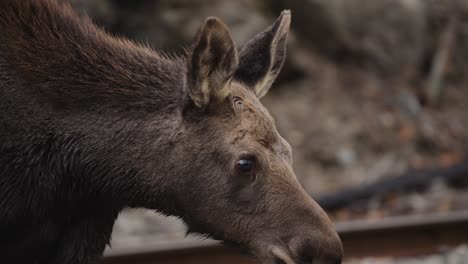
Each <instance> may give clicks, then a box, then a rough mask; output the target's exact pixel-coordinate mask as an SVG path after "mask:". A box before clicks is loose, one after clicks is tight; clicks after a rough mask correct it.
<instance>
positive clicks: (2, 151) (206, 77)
mask: <svg viewBox="0 0 468 264" xmlns="http://www.w3.org/2000/svg"><path fill="white" fill-rule="evenodd" d="M289 21H290V15H289V13H288V12H283V13H282V15H281V16H280V18H278V20H277V21H276V22H275V23H274V24H273V25H272V26H271V27H270V28H268V29H267V30H265V31H264V32H262V33H260V34H259V35H257V36H256V37H255V38H253V39H252V41H250V42H249V44H247V45H246V46H245V47H244V49H242V50H241V52H239V53H237V50H236V48H235V45H234V43H233V41H232V39H231V35H230V33H229V31H228V29H227V27H226V26H225V25H224V24H223V23H222V22H221V21H219V20H218V19H216V18H208V19H207V20H206V22H205V24H204V26H203V27H202V28H201V30H200V31H199V32H198V34H197V36H196V38H195V41H194V44H193V48H192V49H190V51H189V52H188V54H187V55H185V56H181V57H178V58H169V57H167V56H164V55H161V54H158V53H157V52H155V51H153V50H151V49H149V48H147V47H143V46H141V45H138V44H135V43H133V42H131V41H128V40H124V39H118V38H115V37H113V36H110V35H109V34H107V33H105V32H104V31H103V30H101V29H99V28H97V27H96V26H94V25H93V24H92V23H91V21H90V20H89V19H88V18H79V17H78V16H77V15H75V13H74V12H73V11H72V10H71V8H70V7H69V6H68V4H60V3H57V2H56V1H53V0H51V1H47V0H22V1H18V0H2V1H0V32H1V33H0V111H1V114H0V208H1V209H0V234H2V235H1V236H0V254H1V255H2V260H4V261H5V262H6V263H93V262H95V261H96V260H97V258H98V256H100V255H101V254H102V251H103V250H104V247H105V245H106V244H107V243H108V242H109V238H110V234H111V230H112V226H113V223H114V221H115V218H116V217H117V215H118V213H119V212H120V211H121V210H122V209H123V208H125V207H144V208H149V209H154V210H157V211H159V212H161V213H164V214H168V215H175V216H179V217H181V218H182V219H183V220H184V221H185V222H186V223H187V226H188V229H189V232H198V233H202V234H207V235H209V236H211V237H213V238H216V239H220V240H223V241H225V242H228V243H233V244H235V245H238V246H240V247H243V248H246V249H248V250H249V251H251V252H252V253H253V254H255V255H256V256H258V257H259V258H261V259H262V260H264V262H266V263H267V262H273V261H276V260H277V259H280V260H281V261H283V262H285V263H292V262H291V261H294V263H311V261H312V260H314V263H317V262H316V261H324V263H337V262H339V261H340V259H341V254H342V249H341V243H340V241H339V238H338V237H337V235H336V232H335V231H334V230H333V226H332V224H331V222H330V220H329V219H328V217H327V216H326V214H325V213H324V212H323V210H321V209H320V207H319V206H318V205H317V204H316V203H315V202H314V201H313V200H312V199H310V197H309V196H308V195H307V194H306V193H305V192H304V190H303V189H302V188H301V186H300V185H299V183H298V181H297V179H296V177H295V175H294V172H293V171H292V169H291V162H292V157H291V148H290V146H289V144H287V142H286V141H285V140H284V139H283V138H282V137H281V136H280V135H279V134H278V132H277V130H276V128H275V124H274V121H273V118H272V117H271V116H270V115H269V114H268V111H267V110H266V109H265V108H264V107H263V106H262V105H261V103H260V102H259V100H258V97H261V96H263V95H264V94H265V93H266V91H267V90H268V89H269V88H270V86H271V84H272V82H273V80H274V79H275V77H276V75H277V74H278V72H279V70H280V68H281V66H282V64H283V62H284V57H285V51H286V50H285V43H286V37H287V31H288V28H289ZM246 158H254V159H255V161H256V164H257V165H256V170H255V171H256V174H255V176H253V174H248V175H247V174H245V173H241V172H240V171H239V170H238V169H237V167H236V164H237V162H238V161H239V160H243V159H244V160H245V159H246ZM249 173H250V172H249ZM252 173H253V172H252Z"/></svg>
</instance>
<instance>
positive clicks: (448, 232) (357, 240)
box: [102, 211, 468, 264]
mask: <svg viewBox="0 0 468 264" xmlns="http://www.w3.org/2000/svg"><path fill="white" fill-rule="evenodd" d="M336 229H337V231H338V233H339V234H340V237H341V239H342V241H343V246H344V249H345V259H346V258H348V259H349V258H359V257H367V256H375V257H378V256H416V255H423V254H430V253H434V252H438V251H439V250H441V249H444V248H450V247H453V246H457V245H460V244H466V243H468V211H460V212H451V213H447V214H433V215H414V216H402V217H391V218H384V219H379V220H355V221H346V222H342V223H337V224H336ZM102 263H104V264H128V263H132V264H155V263H158V264H161V263H167V264H202V263H203V264H215V263H216V264H219V263H223V264H239V263H245V264H255V263H258V262H257V261H255V260H253V259H251V258H248V257H245V256H241V255H240V254H239V253H238V252H237V251H236V250H234V249H229V248H226V247H224V246H222V245H220V244H219V243H218V242H215V241H212V240H201V241H194V240H184V241H168V242H156V243H154V244H151V245H145V246H139V247H135V248H126V249H115V250H110V251H106V253H105V254H104V257H103V262H102Z"/></svg>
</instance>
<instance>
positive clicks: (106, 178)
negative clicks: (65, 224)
mask: <svg viewBox="0 0 468 264" xmlns="http://www.w3.org/2000/svg"><path fill="white" fill-rule="evenodd" d="M5 5H6V6H5ZM0 32H1V34H0V69H1V71H6V73H4V72H0V77H2V76H3V75H1V74H5V76H7V78H8V79H7V80H12V82H14V83H13V84H12V85H10V86H9V87H8V89H9V90H10V91H11V94H19V95H18V97H21V98H23V99H22V100H23V101H24V102H25V106H24V107H23V106H17V105H14V106H13V105H12V106H11V107H9V108H10V111H17V112H18V113H20V114H21V115H22V116H25V115H26V113H31V112H35V113H36V114H35V118H34V120H33V119H31V120H28V121H29V122H23V121H21V120H13V121H12V122H13V123H10V126H15V127H17V128H21V129H22V130H24V131H33V132H32V133H34V135H33V136H31V137H30V140H31V142H26V141H25V140H24V138H21V135H20V134H18V139H14V140H15V142H18V143H17V144H18V145H19V144H22V145H24V146H23V147H18V149H19V150H18V152H20V151H23V149H27V147H28V146H35V147H37V148H43V149H41V151H43V152H44V153H49V152H50V153H51V155H50V157H52V156H53V155H56V156H57V157H55V156H53V157H54V161H55V162H57V163H60V164H64V165H63V166H61V167H60V169H57V170H56V171H54V172H53V173H54V174H57V175H60V176H61V177H58V178H60V179H63V185H67V186H68V185H74V184H75V183H74V184H70V183H69V182H67V179H72V181H77V180H78V181H80V184H82V185H83V186H84V187H83V188H82V189H80V190H78V191H80V192H83V195H86V193H87V192H88V190H85V189H86V186H85V185H86V184H89V183H90V182H92V184H91V186H95V187H96V188H97V189H94V190H89V191H91V192H94V193H99V194H100V195H101V194H102V196H104V195H108V197H112V198H116V199H118V198H122V199H123V200H125V201H123V203H125V204H130V205H131V206H145V207H154V208H156V207H158V206H157V205H151V203H154V202H155V201H156V200H157V199H158V198H159V196H162V195H159V193H162V192H164V190H163V187H164V186H162V185H160V184H159V182H160V180H161V181H162V176H161V175H158V173H159V172H160V171H165V170H166V171H170V168H169V167H168V166H172V165H168V164H167V163H165V162H164V160H161V157H168V156H169V155H171V152H172V151H173V148H174V145H176V144H175V143H174V142H176V141H177V135H178V131H179V130H180V113H179V112H180V104H181V103H183V101H184V98H186V97H185V96H184V89H183V82H184V78H183V76H185V72H186V69H185V60H184V59H183V58H180V59H177V58H175V59H171V58H168V57H165V56H163V55H160V54H158V53H156V52H154V51H152V50H151V49H149V48H147V47H143V46H140V45H137V44H135V43H133V42H130V41H127V40H123V39H118V38H115V37H112V36H110V35H108V34H107V33H105V32H104V31H102V30H101V29H99V28H97V27H96V26H94V25H93V24H92V23H91V22H90V21H89V19H82V18H79V17H78V16H77V15H75V14H74V13H73V11H72V10H71V8H70V7H69V6H68V5H66V4H59V3H57V2H56V1H47V0H36V1H13V0H5V1H3V0H2V1H0ZM10 91H9V92H10ZM15 96H16V95H15ZM2 102H3V101H2ZM5 107H6V108H8V106H5ZM28 107H29V108H28ZM24 109H26V110H24ZM155 127H157V129H156V128H155ZM37 128H39V129H37ZM44 131H46V132H47V134H46V132H44ZM0 132H1V134H2V135H3V134H5V135H7V134H8V135H9V140H13V137H15V135H11V133H9V132H10V131H6V130H1V129H0ZM41 133H42V134H41ZM51 142H53V143H51ZM15 155H19V154H18V153H15ZM27 155H33V154H31V153H24V156H25V158H26V157H27ZM50 157H48V156H47V155H45V154H44V155H43V156H42V157H40V158H41V159H46V160H45V162H38V164H37V166H38V167H39V166H45V165H41V164H47V161H49V160H48V159H51V158H50ZM31 158H34V157H31ZM146 164H152V165H151V167H149V166H147V165H146ZM165 166H166V167H165ZM20 170H22V169H21V168H19V169H18V171H15V173H17V174H20V173H23V174H25V173H29V172H26V171H24V172H23V171H20ZM37 171H41V172H42V171H43V172H44V174H48V173H49V174H50V173H52V172H50V170H49V169H48V167H47V166H45V167H40V168H37ZM12 175H13V173H12ZM62 176H63V177H62ZM138 177H144V179H142V178H138ZM151 177H154V179H153V180H152V182H153V183H152V184H151V185H149V184H146V182H148V181H149V180H148V179H150V178H151ZM158 177H160V178H161V179H158ZM29 178H30V179H31V180H32V181H34V180H36V179H37V180H38V181H39V180H40V177H35V178H33V177H29ZM109 183H112V184H114V185H113V186H110V184H109ZM61 184H62V183H61ZM128 186H130V187H128ZM157 188H160V189H161V191H160V192H159V190H158V189H157ZM83 190H84V191H83ZM150 191H152V193H153V194H154V195H153V197H148V193H150ZM38 200H39V199H38ZM129 200H132V201H129ZM148 203H149V204H148Z"/></svg>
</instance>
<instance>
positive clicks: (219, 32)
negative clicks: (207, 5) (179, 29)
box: [186, 17, 238, 108]
mask: <svg viewBox="0 0 468 264" xmlns="http://www.w3.org/2000/svg"><path fill="white" fill-rule="evenodd" d="M237 65H238V56H237V49H236V47H235V45H234V42H233V40H232V37H231V33H230V32H229V29H228V28H227V26H226V25H225V24H224V23H223V22H222V21H221V20H219V19H218V18H216V17H209V18H207V19H206V20H205V23H204V24H203V26H202V27H201V29H200V30H199V31H198V33H197V35H196V37H195V42H194V47H193V49H192V51H191V55H190V57H189V59H188V65H187V67H188V70H187V76H186V86H187V91H188V95H189V97H190V99H191V100H192V101H193V103H194V104H195V105H196V106H197V107H199V108H203V107H205V106H207V105H208V104H209V102H210V101H212V100H222V99H224V98H226V97H227V96H228V95H229V85H228V84H229V82H230V80H231V77H232V76H233V74H234V72H235V71H236V69H237Z"/></svg>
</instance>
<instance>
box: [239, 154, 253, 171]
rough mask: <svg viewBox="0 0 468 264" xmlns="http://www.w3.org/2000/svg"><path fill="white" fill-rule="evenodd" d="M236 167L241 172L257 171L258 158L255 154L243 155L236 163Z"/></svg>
mask: <svg viewBox="0 0 468 264" xmlns="http://www.w3.org/2000/svg"><path fill="white" fill-rule="evenodd" d="M236 169H237V170H238V171H239V172H241V173H255V169H256V159H255V157H253V156H249V157H243V158H241V159H239V160H238V161H237V163H236Z"/></svg>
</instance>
